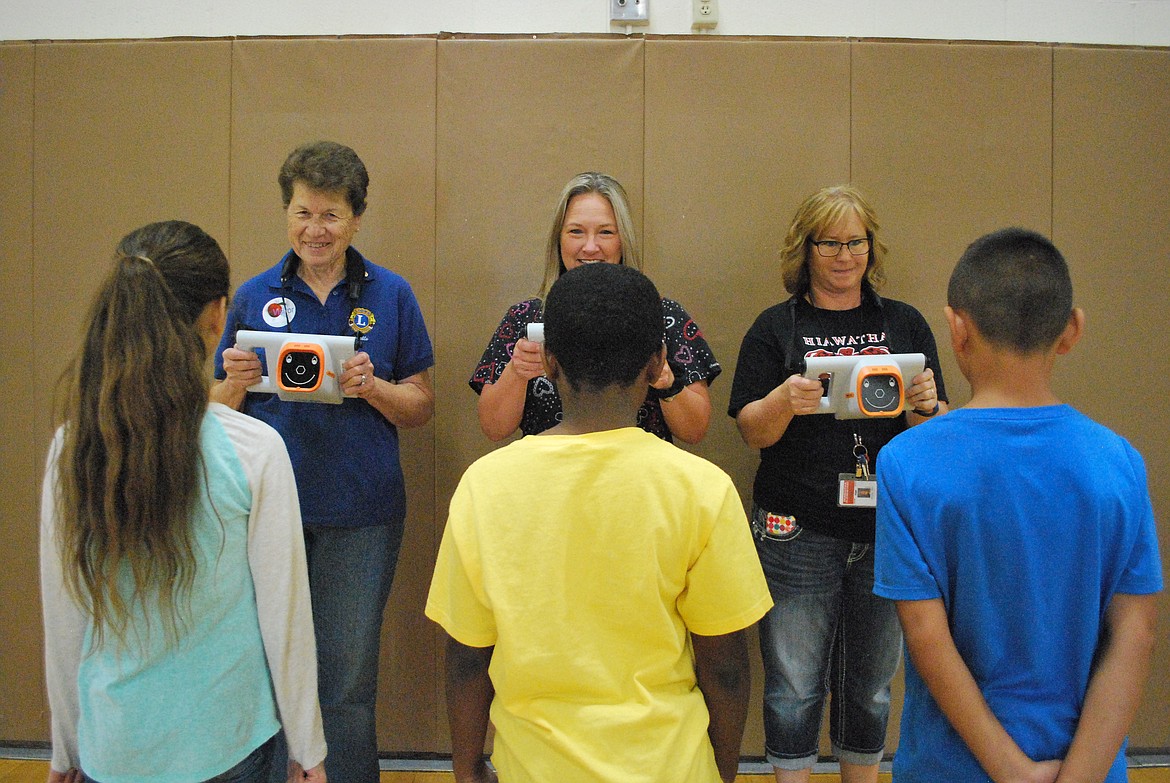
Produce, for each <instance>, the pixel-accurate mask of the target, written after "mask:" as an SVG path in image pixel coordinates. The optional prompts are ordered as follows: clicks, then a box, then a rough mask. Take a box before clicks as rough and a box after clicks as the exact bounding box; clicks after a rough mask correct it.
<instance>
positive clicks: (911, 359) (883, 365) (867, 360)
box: [804, 353, 926, 419]
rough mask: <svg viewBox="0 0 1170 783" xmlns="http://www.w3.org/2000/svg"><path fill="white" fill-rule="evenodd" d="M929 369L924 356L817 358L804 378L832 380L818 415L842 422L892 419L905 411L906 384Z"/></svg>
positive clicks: (807, 366)
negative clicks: (844, 420) (830, 414)
mask: <svg viewBox="0 0 1170 783" xmlns="http://www.w3.org/2000/svg"><path fill="white" fill-rule="evenodd" d="M925 367H926V356H925V355H924V354H921V353H886V354H858V355H856V356H813V357H809V358H807V359H805V370H804V377H805V378H812V379H814V380H816V379H818V378H820V377H821V376H822V375H826V374H827V375H828V376H829V388H828V392H827V393H826V394H825V396H823V397H821V407H820V410H818V411H817V413H832V414H833V415H835V416H836V417H837V418H838V419H865V418H882V417H888V418H892V417H894V416H898V415H901V413H902V411H903V410H905V400H906V389H905V386H906V382H905V381H903V380H902V379H903V378H907V379H909V378H913V377H914V376H916V375H918V374H919V373H921V372H922V370H923V369H924V368H925Z"/></svg>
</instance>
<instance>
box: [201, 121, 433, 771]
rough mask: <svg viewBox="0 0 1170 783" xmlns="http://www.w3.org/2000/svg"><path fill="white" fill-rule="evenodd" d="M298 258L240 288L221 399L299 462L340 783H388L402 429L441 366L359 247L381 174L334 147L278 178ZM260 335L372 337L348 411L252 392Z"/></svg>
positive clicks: (351, 366) (357, 363) (287, 166)
mask: <svg viewBox="0 0 1170 783" xmlns="http://www.w3.org/2000/svg"><path fill="white" fill-rule="evenodd" d="M278 181H279V183H280V189H281V194H282V196H283V199H284V206H285V208H286V211H287V219H288V238H289V243H290V244H291V246H292V247H291V249H290V250H289V251H288V252H287V253H285V255H284V257H283V258H281V259H280V261H279V262H278V263H277V264H276V265H275V266H273V267H272V268H270V269H269V270H267V271H266V272H262V273H260V274H259V275H257V276H256V277H254V278H252V279H251V280H249V281H248V282H246V283H244V284H243V285H242V286H240V288H239V290H238V292H237V294H236V298H235V301H234V302H233V304H232V309H231V312H230V313H229V315H228V320H227V324H228V328H227V331H226V332H225V333H224V335H223V339H222V340H221V342H220V345H219V350H218V351H217V354H216V378H218V379H221V380H220V382H219V383H218V384H216V385H215V386H214V387H213V389H212V398H213V399H215V400H216V401H218V402H222V403H224V404H227V405H229V406H231V407H234V408H237V409H239V410H242V411H243V412H245V413H248V414H250V415H252V416H255V417H257V418H259V419H262V420H264V421H266V422H268V423H269V424H271V425H272V426H273V427H274V428H276V430H278V431H279V432H280V433H281V435H283V436H284V440H285V443H286V445H287V446H288V451H289V455H290V456H291V457H292V462H293V469H294V471H295V474H296V480H297V491H298V494H299V496H300V506H301V516H302V518H303V520H304V530H305V547H306V550H307V553H308V563H309V583H310V588H311V591H312V601H313V624H314V629H315V631H316V635H317V648H318V659H319V666H318V668H319V690H320V699H321V712H322V717H323V719H324V723H325V737H326V740H327V742H328V744H329V751H330V752H329V756H328V760H327V761H326V772H327V774H328V776H329V779H330V780H337V781H346V782H347V783H350V782H352V783H377V780H378V756H377V736H376V732H375V716H374V703H375V699H376V694H377V676H378V650H379V642H380V639H381V628H382V611H383V609H384V607H385V604H386V599H387V598H388V596H389V594H390V586H391V583H392V581H393V578H394V568H395V564H396V563H397V560H398V551H399V548H400V546H401V543H402V533H403V523H404V519H405V516H406V496H405V488H404V482H403V476H402V468H401V465H400V464H399V454H398V429H399V428H400V427H417V426H420V425H422V424H425V423H426V422H427V421H428V420H429V419H430V418H431V415H432V413H433V412H434V389H433V387H432V385H431V380H430V374H429V368H430V367H431V366H432V365H433V364H434V354H433V351H432V348H431V341H430V338H429V336H428V335H427V330H426V325H425V324H424V322H423V317H422V312H421V311H420V309H419V306H418V302H417V301H416V300H415V297H414V294H413V293H412V291H411V289H410V286H409V284H408V283H407V282H406V280H404V279H403V278H402V277H400V276H399V275H397V274H395V273H394V272H391V271H389V270H388V269H385V268H383V267H380V266H377V265H376V264H374V263H372V262H370V261H369V260H367V259H366V258H365V257H363V256H362V254H361V253H359V252H358V251H357V250H356V249H355V248H354V247H353V246H352V245H351V242H352V241H353V238H354V235H355V234H357V232H358V231H359V229H360V228H361V220H362V213H363V212H364V211H365V208H366V188H367V186H368V183H369V176H368V174H367V172H366V168H365V165H364V164H363V163H362V161H361V159H360V158H359V157H358V156H357V154H356V153H355V152H354V151H353V150H352V149H350V148H349V147H346V146H344V145H341V144H337V143H334V142H327V141H322V142H315V143H311V144H306V145H304V146H302V147H299V148H297V149H296V150H294V151H293V152H292V153H291V154H290V155H289V157H288V159H287V160H286V161H285V163H284V165H283V166H282V167H281V170H280V175H279V177H278ZM240 329H252V330H261V331H275V332H298V333H306V334H326V335H355V334H363V335H364V336H365V338H366V340H365V343H364V345H363V350H362V351H361V352H359V353H357V354H356V355H355V356H354V357H353V358H352V359H350V360H348V361H347V362H346V363H345V365H344V370H345V371H344V373H343V374H342V375H341V376H340V377H339V378H338V381H339V383H340V386H341V389H342V391H343V392H344V393H345V394H346V395H347V397H346V399H344V400H343V401H342V403H341V404H340V405H329V404H320V403H302V402H287V401H282V400H281V399H279V398H278V397H277V396H276V395H272V394H260V393H251V392H248V391H247V389H248V387H249V386H252V385H253V384H255V383H256V382H257V381H258V380H259V379H260V376H261V374H262V369H261V366H260V361H259V359H258V358H257V356H256V354H255V353H253V352H251V351H243V350H239V349H237V348H235V347H234V346H235V342H236V336H235V335H236V331H237V330H240Z"/></svg>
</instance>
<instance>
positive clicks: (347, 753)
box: [269, 524, 403, 783]
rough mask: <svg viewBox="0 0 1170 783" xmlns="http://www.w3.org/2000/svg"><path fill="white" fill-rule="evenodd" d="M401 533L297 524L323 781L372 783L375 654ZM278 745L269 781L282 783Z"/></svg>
mask: <svg viewBox="0 0 1170 783" xmlns="http://www.w3.org/2000/svg"><path fill="white" fill-rule="evenodd" d="M402 534H403V528H402V525H401V524H399V525H391V526H385V525H377V526H372V527H325V526H318V525H306V526H305V551H306V553H307V555H308V565H309V591H310V593H311V595H312V600H313V630H314V631H315V632H316V636H317V691H318V694H319V696H320V699H321V718H322V721H323V723H324V725H325V742H326V744H328V746H329V752H328V755H327V756H326V757H325V775H326V776H327V777H328V778H329V780H331V781H338V783H378V737H377V731H376V721H375V715H374V705H375V702H376V701H377V696H378V653H379V648H380V646H381V641H382V612H383V610H384V609H385V608H386V599H387V598H388V597H389V596H390V587H391V585H392V584H393V583H394V569H395V566H396V565H397V564H398V550H399V549H400V548H401V547H402ZM279 744H280V747H279V749H278V752H277V754H276V761H275V762H274V763H273V765H272V772H271V775H270V777H269V780H270V781H273V783H275V781H281V783H283V781H284V780H285V779H286V777H285V762H286V760H287V758H288V746H287V745H286V744H285V742H284V736H283V734H281V735H280V743H279Z"/></svg>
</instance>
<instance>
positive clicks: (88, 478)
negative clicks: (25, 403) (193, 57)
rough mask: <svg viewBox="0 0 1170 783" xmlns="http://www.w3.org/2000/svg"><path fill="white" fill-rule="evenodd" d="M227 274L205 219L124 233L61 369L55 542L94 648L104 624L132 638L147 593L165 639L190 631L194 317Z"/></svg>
mask: <svg viewBox="0 0 1170 783" xmlns="http://www.w3.org/2000/svg"><path fill="white" fill-rule="evenodd" d="M229 283H230V272H229V269H228V262H227V258H226V257H225V256H224V254H223V251H222V250H221V249H220V247H219V245H218V244H217V243H216V241H215V240H214V239H212V238H211V237H210V236H208V235H207V234H206V233H204V231H203V230H202V229H200V228H199V227H198V226H194V225H192V224H190V223H185V222H182V221H178V220H171V221H166V222H162V223H152V224H150V225H148V226H144V227H142V228H140V229H138V230H137V231H134V232H132V233H130V234H128V235H127V236H126V237H125V238H124V239H123V240H122V242H121V243H120V244H119V246H118V251H117V254H116V255H115V260H114V269H113V270H112V271H111V272H110V274H109V276H108V277H107V278H106V280H105V282H104V283H103V285H102V287H101V289H100V290H99V292H98V294H97V297H96V298H95V299H94V302H93V306H92V309H91V311H90V317H89V321H88V323H89V327H88V328H87V331H86V333H85V337H84V341H83V343H82V347H81V350H80V352H79V354H78V356H77V357H76V358H75V359H74V361H73V362H72V363H71V365H70V366H69V368H68V369H67V370H66V371H65V373H64V374H63V375H62V376H61V383H62V385H63V386H64V387H65V393H66V397H65V400H64V404H63V407H64V417H63V418H64V436H63V446H62V451H61V455H60V460H59V463H58V466H59V469H58V481H57V486H56V488H55V489H56V492H57V500H58V506H59V514H60V526H59V530H58V536H59V538H58V544H59V546H60V552H61V559H62V566H63V571H64V574H65V585H66V588H67V589H68V590H69V591H70V593H71V594H72V595H73V596H74V598H75V599H76V600H77V601H78V603H79V604H80V605H81V606H83V607H85V609H86V610H87V611H88V612H89V614H90V616H91V617H92V619H93V626H94V641H95V643H96V644H98V645H100V644H102V643H103V641H104V638H105V636H106V635H107V634H112V635H113V636H114V637H115V638H117V639H118V640H119V641H121V642H123V643H125V642H128V636H129V635H130V634H131V632H132V630H133V629H132V628H131V618H132V616H133V613H134V611H135V608H136V607H142V606H147V605H151V604H154V605H156V606H157V607H158V609H159V614H160V616H161V618H162V624H163V632H164V637H165V639H166V641H167V643H168V644H175V643H176V642H177V641H178V639H179V638H180V637H181V635H182V633H181V629H182V627H183V625H184V623H183V607H184V605H186V604H187V603H188V599H189V596H190V591H191V587H192V584H193V581H194V578H195V553H194V550H193V543H192V540H191V531H190V524H191V522H190V517H191V512H192V509H193V508H194V506H195V504H196V503H197V502H198V499H199V492H200V482H201V476H202V471H203V469H204V468H203V463H202V458H201V456H200V448H199V431H200V428H201V426H202V423H203V417H204V414H205V413H206V410H207V403H208V381H207V374H206V367H205V365H206V360H207V356H206V351H207V349H206V346H205V344H204V342H203V338H202V337H201V336H200V334H199V332H198V328H197V326H196V323H197V320H198V318H199V316H200V315H201V313H202V312H203V310H204V308H205V307H206V305H207V304H209V303H212V302H215V301H217V300H219V299H220V298H222V297H225V296H227V293H228V287H229ZM146 630H147V631H149V629H146Z"/></svg>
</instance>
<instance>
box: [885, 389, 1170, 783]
mask: <svg viewBox="0 0 1170 783" xmlns="http://www.w3.org/2000/svg"><path fill="white" fill-rule="evenodd" d="M875 551H876V566H875V579H874V592H875V593H877V594H878V595H880V596H884V597H886V598H891V599H893V600H910V601H913V600H928V599H937V598H941V599H942V601H943V604H944V605H945V607H946V610H947V616H948V618H949V621H950V627H951V633H952V635H953V636H954V640H955V645H956V646H957V648H958V650H959V653H960V654H961V655H962V657H963V660H964V661H965V662H966V665H967V667H968V668H969V669H970V670H971V674H972V675H973V676H974V678H975V681H976V682H977V683H978V684H979V688H980V690H981V691H982V693H983V696H984V698H985V699H986V700H987V702H988V705H989V706H990V707H991V710H992V712H994V713H995V716H996V717H997V718H998V719H999V721H1000V722H1001V723H1002V724H1003V726H1004V728H1005V729H1006V730H1007V732H1008V733H1009V734H1011V736H1012V737H1013V738H1014V739H1015V741H1016V743H1017V744H1018V745H1019V746H1020V748H1021V749H1022V750H1023V751H1024V753H1025V754H1027V755H1028V756H1029V757H1030V758H1032V759H1033V760H1035V761H1044V760H1049V759H1059V758H1063V757H1064V756H1065V754H1066V753H1067V751H1068V748H1069V745H1070V744H1071V742H1072V737H1073V733H1074V732H1075V730H1076V726H1077V721H1078V719H1079V717H1080V710H1081V707H1082V705H1083V704H1084V699H1085V693H1086V690H1087V688H1088V684H1089V678H1090V676H1091V675H1092V671H1093V660H1094V656H1095V655H1096V653H1097V648H1098V644H1099V640H1100V638H1101V634H1102V632H1103V629H1104V617H1105V611H1106V609H1107V608H1108V606H1109V602H1110V600H1111V599H1112V597H1113V596H1114V595H1115V594H1117V593H1125V594H1147V593H1154V592H1157V591H1159V590H1161V588H1162V576H1161V561H1160V559H1159V556H1158V542H1157V537H1156V531H1155V525H1154V514H1153V508H1152V506H1151V503H1150V497H1149V492H1148V489H1147V484H1146V470H1145V464H1144V462H1143V460H1142V458H1141V455H1140V454H1138V452H1137V451H1136V450H1135V449H1134V448H1133V447H1132V446H1130V444H1129V443H1128V442H1127V441H1125V440H1124V439H1123V438H1121V437H1120V436H1118V435H1116V434H1114V433H1113V432H1111V431H1110V430H1108V429H1106V428H1105V427H1103V426H1101V425H1100V424H1097V423H1095V422H1093V421H1092V420H1090V419H1089V418H1087V417H1086V416H1084V415H1082V414H1080V413H1078V412H1077V411H1076V410H1074V409H1073V408H1070V407H1068V406H1065V405H1055V406H1048V407H1038V408H986V409H971V408H968V409H961V410H957V411H953V412H951V413H948V414H947V415H946V416H942V417H939V418H938V419H937V420H933V421H929V422H925V423H923V424H922V425H920V426H918V427H914V428H912V429H910V430H907V431H906V432H905V433H903V434H901V435H898V436H897V437H895V438H894V439H893V440H892V441H890V443H889V444H887V445H886V447H885V449H884V450H883V451H882V481H881V482H879V484H878V507H877V543H876V550H875ZM1125 774H1126V773H1125V748H1124V746H1123V747H1122V749H1121V751H1120V752H1119V753H1118V755H1117V758H1116V759H1115V761H1114V764H1113V768H1112V770H1111V771H1110V775H1109V777H1108V778H1107V780H1108V781H1124V780H1125V779H1126V777H1125ZM894 777H895V779H897V780H898V781H899V783H915V781H931V782H932V783H933V782H934V781H939V780H962V781H969V780H986V779H987V775H986V773H984V772H983V770H982V768H981V767H980V765H979V763H978V762H977V761H976V760H975V757H974V756H973V755H972V754H971V752H970V751H969V750H968V749H967V746H966V745H965V743H964V742H963V740H962V739H961V738H960V737H959V735H958V734H957V733H956V732H955V731H954V729H953V728H952V727H951V725H950V723H949V722H948V721H947V719H946V717H945V716H944V715H943V714H942V712H941V711H940V710H939V708H938V705H937V704H936V703H935V701H934V699H933V698H932V697H931V695H930V693H929V691H928V690H927V688H926V685H925V683H924V682H923V680H922V678H921V676H920V675H919V674H918V672H917V670H916V669H915V667H914V664H913V661H911V660H907V663H906V700H905V706H904V708H903V711H902V728H901V735H900V740H899V747H898V751H897V753H896V754H895V756H894Z"/></svg>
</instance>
